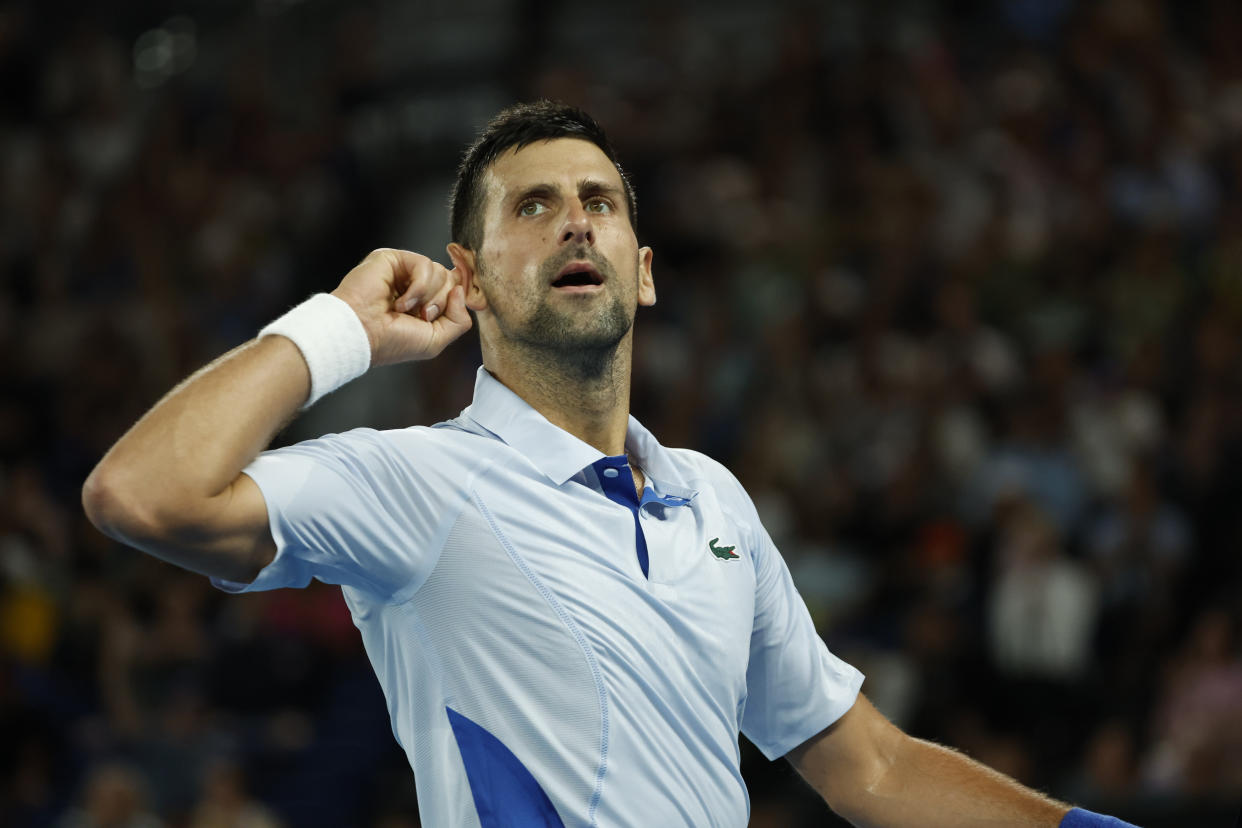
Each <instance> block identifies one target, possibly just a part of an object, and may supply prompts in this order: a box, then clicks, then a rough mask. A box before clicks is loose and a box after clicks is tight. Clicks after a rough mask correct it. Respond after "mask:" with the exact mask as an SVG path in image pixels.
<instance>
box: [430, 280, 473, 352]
mask: <svg viewBox="0 0 1242 828" xmlns="http://www.w3.org/2000/svg"><path fill="white" fill-rule="evenodd" d="M434 324H435V325H437V326H443V327H444V329H445V330H444V332H445V333H446V334H448V335H449V337H450V338H453V339H456V338H457V337H459V336H461V335H462V334H464V333H465V332H466V331H468V330H470V327H471V325H472V324H473V322H472V321H471V319H470V313H469V311H467V310H466V289H465V288H463V287H462V286H461V285H460V284H456V285H454V286H453V289H452V290H450V291H449V295H448V302H446V303H445V308H444V313H442V314H441V315H440V318H439V319H437V320H436V321H435V323H434Z"/></svg>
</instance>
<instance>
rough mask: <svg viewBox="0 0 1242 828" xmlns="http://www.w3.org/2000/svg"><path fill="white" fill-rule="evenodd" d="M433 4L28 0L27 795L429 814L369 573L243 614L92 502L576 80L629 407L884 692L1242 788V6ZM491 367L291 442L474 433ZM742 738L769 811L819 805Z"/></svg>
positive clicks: (1114, 800)
mask: <svg viewBox="0 0 1242 828" xmlns="http://www.w3.org/2000/svg"><path fill="white" fill-rule="evenodd" d="M423 5H424V4H401V3H397V2H395V0H394V2H372V3H365V4H336V3H331V2H328V1H327V0H306V2H300V1H299V0H258V2H231V3H210V4H209V3H195V2H186V3H183V4H150V3H148V4H133V5H132V7H130V8H128V9H127V10H124V11H120V12H114V11H109V12H107V13H106V14H105V13H104V12H92V13H87V12H85V11H83V10H80V9H78V8H77V4H74V3H68V4H64V3H58V2H48V3H45V4H41V5H39V6H33V5H29V4H6V5H0V89H2V94H0V165H2V166H0V168H2V170H3V173H2V175H0V211H2V212H0V214H2V215H3V216H4V219H3V221H2V222H0V347H2V348H3V351H4V353H5V355H6V356H5V359H4V360H3V361H2V362H0V824H4V825H13V826H25V825H30V826H60V827H63V828H105V826H107V828H139V827H140V826H141V827H142V828H145V827H146V826H160V825H166V826H189V827H190V828H217V826H247V828H249V827H250V826H254V827H255V828H260V827H263V828H266V827H268V826H302V825H308V826H313V825H323V826H329V825H330V826H349V825H358V826H382V828H403V827H405V826H414V825H417V824H418V822H417V806H416V802H415V796H414V791H413V781H412V777H411V775H410V772H409V769H408V765H406V764H405V761H404V757H403V755H402V754H401V753H400V751H399V750H398V749H397V747H396V745H395V744H394V743H393V740H392V737H391V733H390V731H389V727H388V724H387V719H386V712H385V710H384V706H383V702H382V698H381V696H380V693H379V689H378V685H377V684H376V682H375V679H374V677H373V676H372V675H371V674H370V671H369V667H368V665H367V662H366V659H365V656H364V655H363V654H362V652H361V645H360V641H359V639H358V636H357V633H356V632H355V630H354V628H353V626H352V624H351V622H350V619H349V615H348V612H347V610H346V609H345V607H344V605H343V602H342V601H341V598H340V596H339V594H338V593H337V592H336V591H335V590H333V589H329V588H326V587H322V586H320V587H318V588H315V587H312V588H310V589H307V590H303V591H297V592H280V593H273V594H267V595H255V596H240V597H225V596H222V595H220V594H218V593H216V592H215V591H214V590H213V589H212V588H211V587H210V586H209V584H208V583H207V582H206V580H205V579H203V578H200V577H198V576H195V575H191V574H188V573H185V572H182V571H180V570H178V569H175V568H173V567H171V566H168V565H165V564H162V563H160V562H158V561H156V560H154V559H151V558H148V557H147V556H144V555H142V554H140V553H137V552H135V551H133V550H130V549H127V548H125V547H122V546H120V545H118V544H116V543H113V542H111V541H109V540H108V539H106V538H104V537H103V536H102V535H100V534H98V533H97V532H96V531H94V530H93V528H92V527H91V526H90V525H89V524H88V523H87V522H86V520H85V518H84V517H83V515H82V513H81V509H80V507H79V505H78V497H79V494H78V493H79V489H80V486H81V484H82V481H83V479H84V477H85V475H86V474H87V472H88V471H89V470H90V468H91V467H92V466H93V465H94V463H95V462H96V461H97V460H98V458H99V457H100V456H101V455H102V453H103V452H105V451H106V450H107V448H108V446H109V445H110V444H111V443H112V441H114V440H115V439H116V438H117V437H118V436H119V435H120V434H121V433H122V432H123V431H124V429H125V428H127V427H128V425H129V424H130V423H132V422H133V421H134V420H135V419H136V418H137V417H138V416H139V415H140V414H141V413H142V411H144V410H145V409H146V408H147V407H149V406H150V405H151V404H152V403H153V402H154V401H155V400H156V399H158V397H159V395H160V394H162V393H163V392H164V391H166V390H167V389H168V388H170V387H172V386H173V384H175V383H176V382H177V381H178V380H179V379H180V378H182V377H184V376H185V375H187V374H188V373H190V372H191V371H193V370H194V369H196V368H197V367H199V366H201V365H203V364H205V363H206V362H208V361H210V360H211V359H212V358H214V357H215V356H217V355H219V354H220V353H222V352H224V351H225V350H227V349H228V348H230V347H233V346H235V345H238V344H240V343H241V342H243V341H245V340H246V339H248V338H249V337H251V336H253V334H254V332H255V331H256V330H257V329H258V328H259V327H261V326H262V324H263V323H265V322H266V321H268V320H269V319H271V318H273V317H274V316H276V315H277V314H279V313H280V312H281V311H282V310H283V309H284V308H286V307H288V306H290V305H292V304H294V303H295V302H296V301H298V300H299V299H301V298H302V297H304V296H305V295H307V294H309V293H311V292H314V291H319V290H327V289H331V287H333V286H334V285H335V284H336V281H337V280H338V279H339V278H340V276H341V275H342V274H343V273H344V272H345V270H346V269H348V267H349V266H350V265H351V264H352V263H353V262H355V261H356V260H358V259H360V258H361V257H362V256H363V255H364V254H365V253H366V252H367V251H368V250H370V249H371V248H373V247H378V246H396V247H409V248H412V249H417V250H420V251H421V252H425V253H427V254H429V255H432V256H433V257H438V258H442V249H443V244H444V243H445V242H446V241H447V216H446V211H445V206H444V205H445V203H446V198H447V192H448V186H449V183H450V182H451V174H452V170H453V167H454V165H455V163H456V160H457V158H458V155H459V153H460V151H461V149H462V148H463V147H464V145H465V144H466V143H468V142H469V140H470V139H471V137H472V135H473V133H474V131H475V130H476V129H478V128H479V127H480V126H481V125H482V123H483V122H485V121H486V119H487V118H488V117H489V116H490V115H491V114H493V113H494V112H495V111H496V110H497V109H499V108H500V107H501V106H504V105H506V104H507V103H510V102H512V101H514V100H519V99H529V98H533V97H539V96H547V97H554V98H559V99H563V100H568V101H571V102H573V103H577V104H579V105H581V106H583V107H584V108H586V109H587V110H588V111H590V112H592V113H593V114H594V115H595V116H596V117H597V118H598V119H599V120H600V121H601V122H602V123H603V125H604V126H605V128H606V129H608V130H609V132H610V135H611V137H612V139H613V141H614V143H615V144H616V145H617V146H618V149H619V151H620V154H621V158H622V161H623V163H624V164H625V165H626V166H627V168H628V170H629V172H630V174H631V175H632V177H633V178H634V181H635V183H636V186H637V192H638V214H639V238H640V241H641V242H642V243H644V244H647V245H650V246H652V247H653V248H654V249H655V274H656V285H657V289H658V294H659V304H658V305H656V306H655V307H654V308H653V309H651V310H649V311H644V312H643V313H642V314H640V316H639V320H638V323H637V324H638V331H637V334H636V371H635V388H634V411H635V414H636V415H637V416H638V417H639V418H640V419H641V420H643V421H644V423H645V424H646V425H647V426H648V427H650V428H651V429H652V430H653V431H654V432H655V433H656V434H657V435H658V436H660V438H661V440H662V441H663V442H664V443H666V444H669V445H680V446H688V447H693V448H697V449H699V450H702V451H705V452H707V453H708V454H710V455H712V456H714V457H716V458H717V459H719V460H721V461H723V462H725V463H726V464H727V465H728V466H730V468H732V469H733V470H734V471H735V472H736V473H737V475H738V476H739V477H740V479H741V480H742V482H743V483H744V484H745V485H746V486H747V488H748V490H749V491H750V493H751V495H752V496H753V497H754V499H755V501H756V503H757V505H758V507H759V510H760V513H761V515H762V517H763V518H764V521H765V525H766V526H767V527H768V529H769V532H770V533H771V534H772V536H773V537H774V538H775V539H776V541H777V543H778V545H779V546H780V547H781V548H782V550H783V552H784V554H785V557H786V559H787V561H788V562H789V564H790V567H791V569H792V570H793V572H794V576H795V579H796V580H797V582H798V584H799V587H800V589H801V591H802V593H803V595H804V597H805V598H806V599H807V602H808V605H809V606H810V608H811V610H812V613H813V615H814V617H815V619H816V622H817V624H818V625H819V628H820V631H821V633H822V634H823V636H824V637H825V639H826V640H827V641H828V643H829V646H830V647H831V648H832V649H833V650H834V651H836V652H837V653H839V654H841V655H842V656H844V657H846V658H847V659H849V660H851V661H853V662H854V663H855V664H857V665H858V666H859V667H860V668H861V669H862V670H863V671H864V672H865V673H866V674H867V676H868V680H867V685H866V688H865V690H866V692H867V693H868V694H869V696H870V697H871V698H872V699H873V701H874V702H875V703H876V704H877V706H878V707H880V708H881V710H883V711H884V712H885V713H886V714H887V715H888V716H890V717H891V718H893V719H894V720H895V721H896V722H897V723H898V724H900V725H901V726H903V727H905V728H907V729H908V730H910V731H911V732H913V733H915V734H916V735H920V736H924V737H927V738H932V739H936V740H939V741H942V742H945V743H947V744H951V745H953V746H955V747H958V748H960V749H962V750H964V751H966V752H968V753H970V754H971V755H974V756H976V757H978V758H980V759H982V760H983V761H985V762H987V763H989V764H992V765H994V766H995V767H997V768H999V769H1001V770H1003V771H1005V772H1007V773H1010V774H1012V775H1014V776H1016V777H1018V778H1019V779H1022V780H1023V781H1025V782H1027V783H1029V784H1032V785H1036V786H1038V787H1040V788H1042V789H1044V790H1047V791H1049V792H1050V793H1052V794H1054V795H1057V796H1061V797H1066V798H1072V799H1074V800H1075V801H1077V802H1080V803H1083V804H1086V805H1090V806H1095V807H1097V808H1098V809H1101V810H1110V811H1113V812H1116V813H1118V814H1119V815H1127V816H1129V817H1130V818H1131V819H1134V820H1139V819H1143V820H1146V821H1145V822H1144V823H1143V824H1145V825H1157V824H1169V825H1178V824H1181V825H1185V824H1190V823H1189V822H1188V821H1187V820H1188V819H1191V817H1189V816H1187V815H1188V814H1199V815H1204V814H1214V813H1218V812H1219V813H1224V812H1225V811H1226V810H1227V809H1228V808H1229V805H1228V804H1227V803H1229V802H1232V803H1233V807H1234V808H1235V809H1236V802H1237V798H1238V796H1240V795H1242V557H1240V556H1239V554H1238V550H1239V548H1240V546H1242V509H1240V508H1239V503H1242V475H1239V474H1238V473H1237V469H1238V466H1235V461H1239V460H1242V50H1239V49H1238V47H1237V44H1239V43H1242V7H1240V6H1239V5H1238V4H1237V3H1234V2H1230V0H1196V2H1176V3H1175V2H1157V0H1098V2H1086V1H1085V0H1084V1H1083V2H1070V0H1042V1H1041V0H1004V1H1003V2H982V0H980V1H979V2H967V1H966V0H958V1H957V2H946V3H931V2H904V3H885V4H871V3H867V2H865V0H841V1H840V2H834V3H832V4H815V3H805V4H793V3H763V4H759V3H744V2H740V0H735V2H720V3H710V4H709V3H691V4H687V5H685V6H684V7H678V6H677V5H675V4H656V3H649V4H646V5H644V4H639V5H638V7H637V8H631V7H627V8H625V9H622V8H620V7H615V8H599V7H590V8H580V7H578V6H577V5H573V4H561V3H556V2H545V3H534V2H513V3H508V2H504V0H466V1H465V2H461V3H457V4H454V5H453V7H452V8H445V7H442V6H440V5H437V4H426V5H429V6H430V8H422V7H421V6H423ZM157 6H158V10H157ZM169 6H171V7H172V8H174V9H179V10H180V13H178V14H174V15H171V16H170V13H169V10H168V7H169ZM478 360H479V356H478V349H477V345H475V344H474V343H473V342H462V343H459V344H458V345H456V346H454V348H453V349H451V350H450V351H449V352H447V353H446V354H445V355H443V356H442V357H441V358H439V359H437V360H435V361H433V362H431V363H427V364H423V365H418V366H403V367H399V368H390V369H384V370H382V371H379V372H375V373H374V374H372V375H369V376H368V377H366V378H364V379H363V380H360V381H358V382H357V383H355V384H354V385H353V386H351V387H350V388H348V389H346V390H343V391H341V392H338V393H337V394H335V395H333V396H332V397H330V398H328V399H327V400H325V401H324V402H323V403H322V404H320V405H319V406H317V407H316V409H314V410H313V411H311V412H309V413H308V415H307V416H305V417H304V418H302V419H301V420H299V421H298V422H296V423H295V424H294V425H293V426H291V427H290V429H289V430H288V431H287V432H286V433H285V434H283V435H282V436H281V438H280V441H281V442H289V441H293V440H297V439H301V438H304V437H307V436H313V435H315V434H318V433H322V432H323V431H327V430H340V429H344V428H349V427H353V426H356V425H363V424H366V425H372V426H377V427H401V426H403V425H409V424H413V423H429V422H434V421H436V420H438V419H442V418H444V417H449V416H453V415H454V414H455V413H456V412H457V411H458V410H459V409H460V408H461V407H463V406H464V405H465V404H467V403H468V402H469V395H470V390H471V387H472V383H473V368H474V366H475V365H477V364H478ZM1231 469H1233V470H1234V471H1231ZM745 757H746V761H745V770H746V774H747V778H748V780H749V781H750V784H751V795H752V799H753V804H754V821H753V824H755V825H771V826H777V825H780V826H793V825H800V824H803V821H806V822H807V824H819V823H818V822H814V819H815V817H813V816H811V815H813V814H817V813H818V814H819V815H820V817H822V814H823V811H822V806H818V808H819V810H818V811H817V810H816V806H814V805H813V803H809V802H808V801H807V797H808V792H807V791H806V789H804V788H801V787H799V784H798V783H797V782H796V781H795V780H794V779H793V778H792V771H789V770H788V769H787V768H784V767H783V764H777V765H768V764H767V763H765V762H764V761H763V760H762V759H761V758H759V757H758V755H757V753H755V752H754V751H752V750H750V749H749V748H747V750H746V752H745ZM1220 803H1226V804H1223V805H1222V804H1220ZM1214 807H1215V808H1219V810H1218V811H1213V810H1212V809H1213V808H1214ZM1196 809H1197V810H1196ZM1229 813H1232V811H1230V812H1229ZM1203 818H1204V819H1206V817H1203ZM1162 820H1163V821H1162ZM1196 824H1209V823H1206V822H1203V821H1200V822H1197V823H1196ZM1211 824H1214V823H1211ZM1221 824H1224V823H1223V822H1222V823H1221Z"/></svg>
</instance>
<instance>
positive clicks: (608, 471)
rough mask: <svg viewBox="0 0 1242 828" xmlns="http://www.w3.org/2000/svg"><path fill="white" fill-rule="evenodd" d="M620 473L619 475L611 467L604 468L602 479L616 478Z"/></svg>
mask: <svg viewBox="0 0 1242 828" xmlns="http://www.w3.org/2000/svg"><path fill="white" fill-rule="evenodd" d="M620 473H621V472H619V471H617V470H616V469H614V468H612V467H611V466H610V467H608V468H606V469H604V477H616V476H617V475H618V474H620Z"/></svg>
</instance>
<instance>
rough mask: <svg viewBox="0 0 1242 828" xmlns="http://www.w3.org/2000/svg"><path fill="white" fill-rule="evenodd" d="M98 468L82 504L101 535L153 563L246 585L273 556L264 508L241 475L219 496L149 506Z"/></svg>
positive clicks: (108, 471)
mask: <svg viewBox="0 0 1242 828" xmlns="http://www.w3.org/2000/svg"><path fill="white" fill-rule="evenodd" d="M114 473H115V472H113V471H112V470H111V469H109V468H108V467H107V466H106V465H104V464H101V465H100V467H98V468H97V469H96V470H95V471H94V472H92V474H91V475H90V477H88V478H87V481H86V484H85V485H84V486H83V489H82V505H83V508H84V510H85V511H86V514H87V516H88V517H89V518H90V519H91V522H92V523H94V524H95V525H96V526H97V527H98V528H99V529H100V530H101V531H103V532H104V533H105V534H107V535H109V536H110V537H112V538H115V539H116V540H119V541H121V542H123V543H127V544H129V545H131V546H134V547H136V548H138V549H141V550H143V551H144V552H147V553H149V554H152V555H155V556H156V557H158V558H161V559H163V560H166V561H168V562H169V563H173V564H176V565H178V566H181V567H184V568H186V569H189V570H191V571H194V572H198V573H200V574H203V575H209V576H212V577H217V578H224V579H227V580H249V579H250V578H253V577H254V576H255V574H256V573H258V572H259V570H261V569H262V568H263V567H264V566H266V565H267V564H268V563H269V562H270V561H271V560H272V558H273V557H274V556H275V554H276V544H275V542H274V540H273V539H272V533H271V530H270V528H269V527H268V515H267V506H266V504H265V502H264V500H263V495H262V493H261V492H260V491H259V487H258V486H256V485H255V483H254V481H253V480H251V479H250V478H249V477H247V476H246V475H244V474H239V475H238V476H237V478H236V479H235V480H234V481H233V482H232V483H231V484H229V485H228V486H227V487H225V489H224V490H223V491H222V492H220V493H219V494H217V495H215V496H213V497H210V498H206V499H204V500H194V499H189V498H184V499H180V500H178V501H177V505H176V507H175V508H170V507H164V508H160V507H158V506H153V505H152V504H150V503H148V502H142V501H139V500H136V499H134V498H133V496H132V495H127V494H126V492H128V491H130V489H129V488H128V487H126V486H124V485H123V484H119V483H116V482H114V481H113V480H112V479H111V475H112V474H114Z"/></svg>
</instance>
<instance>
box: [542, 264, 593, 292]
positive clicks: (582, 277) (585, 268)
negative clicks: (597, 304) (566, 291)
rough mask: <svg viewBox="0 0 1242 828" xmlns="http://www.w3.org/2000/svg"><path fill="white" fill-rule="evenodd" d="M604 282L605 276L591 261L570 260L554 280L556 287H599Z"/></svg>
mask: <svg viewBox="0 0 1242 828" xmlns="http://www.w3.org/2000/svg"><path fill="white" fill-rule="evenodd" d="M603 283H604V277H603V276H602V275H601V274H600V272H599V271H598V270H596V269H595V265H593V264H591V263H590V262H583V261H576V262H570V263H569V264H567V265H565V266H564V267H563V268H561V271H560V272H559V273H557V274H556V277H555V278H554V279H553V280H552V287H554V288H582V287H597V286H599V285H602V284H603Z"/></svg>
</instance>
